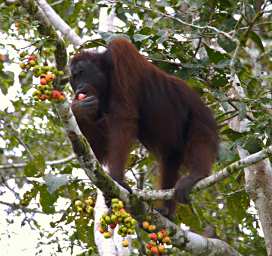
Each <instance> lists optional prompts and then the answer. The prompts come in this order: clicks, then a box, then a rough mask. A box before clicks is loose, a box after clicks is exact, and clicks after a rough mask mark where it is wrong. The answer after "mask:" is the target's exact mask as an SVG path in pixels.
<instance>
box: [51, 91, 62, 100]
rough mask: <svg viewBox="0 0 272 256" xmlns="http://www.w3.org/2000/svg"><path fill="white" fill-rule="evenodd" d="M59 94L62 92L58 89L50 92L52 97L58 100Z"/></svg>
mask: <svg viewBox="0 0 272 256" xmlns="http://www.w3.org/2000/svg"><path fill="white" fill-rule="evenodd" d="M61 96H62V94H61V92H60V91H58V90H53V91H52V94H51V97H52V99H55V100H58V99H60V97H61Z"/></svg>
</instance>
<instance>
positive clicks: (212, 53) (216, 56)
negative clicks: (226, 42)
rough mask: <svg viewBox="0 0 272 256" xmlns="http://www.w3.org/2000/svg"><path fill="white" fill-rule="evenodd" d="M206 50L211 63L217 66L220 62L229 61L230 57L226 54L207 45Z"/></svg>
mask: <svg viewBox="0 0 272 256" xmlns="http://www.w3.org/2000/svg"><path fill="white" fill-rule="evenodd" d="M205 49H206V52H207V54H208V57H209V59H210V61H211V62H213V63H215V64H217V63H219V62H220V61H225V60H227V59H229V57H228V56H227V55H226V54H223V53H221V52H218V51H216V50H214V49H212V48H210V47H208V46H207V45H205Z"/></svg>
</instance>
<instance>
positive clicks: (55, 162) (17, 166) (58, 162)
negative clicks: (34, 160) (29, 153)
mask: <svg viewBox="0 0 272 256" xmlns="http://www.w3.org/2000/svg"><path fill="white" fill-rule="evenodd" d="M75 158H76V156H75V155H74V154H71V155H70V156H67V157H65V158H61V159H57V160H52V161H46V162H45V165H49V166H55V165H62V164H65V163H67V162H70V161H72V160H74V159H75ZM26 165H27V163H14V164H3V165H0V170H1V169H2V170H6V169H20V168H24V167H25V166H26Z"/></svg>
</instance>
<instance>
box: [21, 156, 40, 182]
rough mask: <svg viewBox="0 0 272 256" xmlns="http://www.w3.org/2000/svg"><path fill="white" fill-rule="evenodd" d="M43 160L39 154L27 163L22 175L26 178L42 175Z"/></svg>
mask: <svg viewBox="0 0 272 256" xmlns="http://www.w3.org/2000/svg"><path fill="white" fill-rule="evenodd" d="M44 169H45V160H44V157H43V156H42V155H41V154H39V155H36V156H35V157H34V159H33V160H32V161H30V162H28V163H27V165H26V166H25V168H24V174H25V175H26V176H27V177H37V176H41V175H42V174H43V173H44Z"/></svg>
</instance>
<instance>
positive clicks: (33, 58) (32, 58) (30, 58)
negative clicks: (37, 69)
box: [27, 55, 37, 61]
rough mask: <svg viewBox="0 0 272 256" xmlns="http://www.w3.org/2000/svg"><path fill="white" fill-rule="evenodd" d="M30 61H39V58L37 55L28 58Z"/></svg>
mask: <svg viewBox="0 0 272 256" xmlns="http://www.w3.org/2000/svg"><path fill="white" fill-rule="evenodd" d="M27 60H28V61H31V60H34V61H36V60H37V57H36V56H35V55H29V56H28V58H27Z"/></svg>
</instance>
